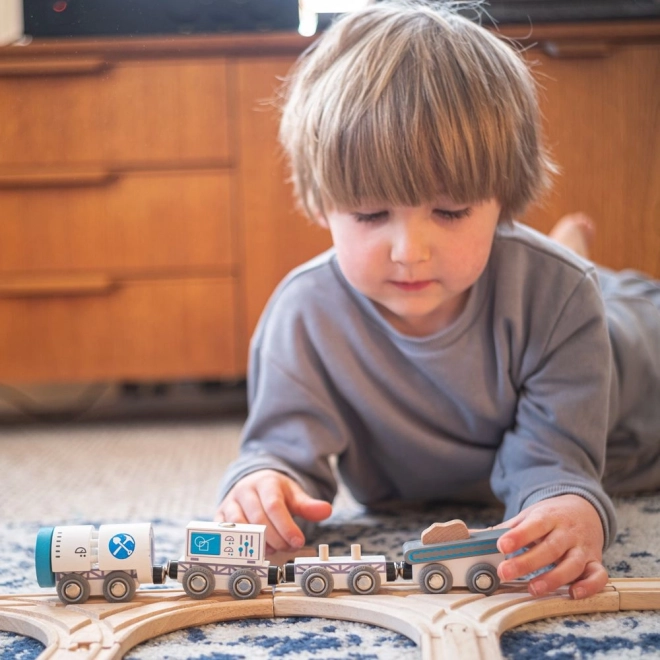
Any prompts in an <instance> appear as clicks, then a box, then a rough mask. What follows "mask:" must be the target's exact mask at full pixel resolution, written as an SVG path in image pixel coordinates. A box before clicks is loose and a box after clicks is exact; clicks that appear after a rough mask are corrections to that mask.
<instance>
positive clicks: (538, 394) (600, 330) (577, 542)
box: [491, 273, 616, 588]
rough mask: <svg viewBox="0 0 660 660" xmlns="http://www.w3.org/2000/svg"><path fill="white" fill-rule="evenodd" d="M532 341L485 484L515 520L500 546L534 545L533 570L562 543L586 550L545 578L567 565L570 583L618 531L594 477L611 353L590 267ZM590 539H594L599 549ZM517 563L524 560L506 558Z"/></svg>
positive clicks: (571, 550)
mask: <svg viewBox="0 0 660 660" xmlns="http://www.w3.org/2000/svg"><path fill="white" fill-rule="evenodd" d="M534 350H536V353H535V354H534V364H533V367H531V368H528V372H527V373H526V374H525V378H524V380H523V382H522V385H521V386H520V396H519V401H518V406H517V411H516V419H515V423H514V425H513V427H512V428H511V429H510V430H509V431H507V432H506V433H505V436H504V440H503V442H502V444H501V446H500V448H499V450H498V453H497V457H496V461H495V464H494V466H493V470H492V473H491V486H492V488H493V491H494V492H495V494H496V495H497V496H498V497H499V498H500V499H501V500H502V501H503V502H505V503H506V507H507V508H506V514H505V518H511V521H508V522H507V525H509V524H511V522H512V521H515V523H514V524H515V526H516V527H517V526H520V529H518V530H517V531H513V530H512V532H510V536H509V535H506V536H503V537H502V539H508V541H506V540H503V541H502V543H503V544H504V546H507V543H508V542H510V543H511V547H514V548H515V549H520V548H521V547H523V546H520V545H519V541H520V539H523V538H524V539H525V543H532V544H537V545H536V546H535V549H534V551H533V552H532V554H530V555H528V557H527V560H526V561H527V562H528V563H529V562H530V561H531V562H532V563H533V566H534V568H533V569H532V570H539V569H541V568H543V567H544V566H546V565H547V563H545V564H544V563H542V562H543V561H545V560H546V559H547V558H548V557H549V556H550V555H553V556H554V559H552V560H551V561H553V562H555V561H557V560H558V559H557V556H556V555H557V553H558V552H559V551H560V550H561V551H562V553H563V554H562V555H561V557H562V558H564V557H565V558H566V559H569V558H571V559H575V556H576V554H578V553H579V554H580V556H582V555H583V556H582V559H580V560H579V561H581V562H583V565H582V567H581V569H580V571H579V572H578V573H576V569H575V567H574V568H573V569H572V570H570V571H569V570H566V567H564V568H563V569H562V570H560V571H558V572H556V573H555V574H554V576H553V577H552V579H551V581H552V580H554V579H555V578H557V577H558V576H560V575H562V576H568V575H569V574H570V575H571V576H572V577H571V579H566V581H565V582H563V584H566V583H568V582H570V581H573V580H575V579H577V578H578V577H579V576H580V575H582V574H583V573H584V572H585V571H587V566H588V565H590V562H592V561H595V562H596V563H597V564H598V565H600V561H601V556H602V549H603V547H607V546H608V545H609V544H610V542H611V540H612V536H613V535H614V533H615V531H616V519H615V512H614V507H613V505H612V502H611V500H610V499H609V497H608V496H607V495H606V494H605V492H604V490H603V488H602V485H601V482H600V480H601V477H602V473H603V469H604V464H605V450H606V439H607V433H608V428H609V421H610V420H609V415H610V396H611V392H610V388H611V369H612V354H611V346H610V341H609V336H608V332H607V327H606V321H605V313H604V309H603V305H602V300H601V296H600V291H599V288H598V285H597V281H596V278H595V274H593V273H592V274H589V275H587V276H585V277H584V279H582V280H581V282H580V284H579V285H578V286H577V287H576V288H575V289H574V291H573V292H572V294H571V295H570V296H569V298H568V299H567V301H566V303H565V305H564V308H563V310H562V311H561V313H560V314H559V316H558V317H557V319H556V320H554V321H553V324H552V326H551V327H550V328H549V332H548V334H547V339H546V341H545V345H544V346H542V347H534ZM531 353H533V350H531V351H530V354H531ZM576 497H577V498H579V499H577V500H576V499H575V498H576ZM553 500H556V501H553ZM520 512H522V513H520ZM533 512H535V513H533ZM570 512H573V514H575V515H578V516H579V517H580V519H578V520H577V521H576V522H577V523H578V524H577V526H576V527H572V526H569V527H567V526H566V524H565V522H566V521H567V520H568V518H570V516H571V515H573V514H571V513H570ZM519 513H520V516H519V515H518V514H519ZM532 513H533V515H532ZM537 516H541V517H546V516H547V518H546V521H545V522H546V523H547V525H550V526H551V528H552V530H554V531H553V532H552V533H550V531H549V529H546V527H545V526H544V525H538V524H536V522H535V521H537V520H538V518H537ZM596 521H598V522H597V523H596ZM580 523H583V524H582V525H581V526H580ZM595 528H596V529H595ZM595 541H597V542H598V543H599V544H600V545H599V548H598V549H597V550H595V549H594V547H593V546H594V542H595ZM504 546H503V547H502V549H504ZM551 546H553V547H552V548H551ZM587 546H588V548H589V550H588V551H587V550H586V548H587ZM506 552H510V550H508V549H506ZM560 561H563V560H562V559H561V558H560ZM514 564H515V565H517V566H519V567H520V566H522V565H523V564H524V562H523V561H518V560H517V561H516V562H514V563H510V564H508V566H509V567H512V566H513V565H514ZM526 567H528V566H526ZM592 568H593V567H592ZM502 570H503V571H505V572H506V568H503V569H502ZM527 572H529V571H527ZM597 573H598V574H600V571H597ZM520 575H522V573H520V574H518V576H520ZM509 577H510V576H509V575H507V579H509ZM539 579H540V578H539ZM601 579H602V576H601ZM534 584H536V585H540V584H541V583H540V582H535V583H534ZM554 586H559V585H554ZM587 586H588V585H587ZM532 588H533V587H532Z"/></svg>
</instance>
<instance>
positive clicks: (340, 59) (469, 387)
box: [217, 3, 660, 598]
mask: <svg viewBox="0 0 660 660" xmlns="http://www.w3.org/2000/svg"><path fill="white" fill-rule="evenodd" d="M538 115H539V111H538V107H537V101H536V96H535V88H534V84H533V81H532V78H531V76H530V74H529V71H528V69H527V68H526V66H525V65H524V64H523V62H522V60H521V58H520V57H519V56H518V55H517V54H516V53H515V52H514V51H513V50H512V49H510V48H509V47H508V46H507V45H505V44H504V43H503V42H502V41H500V40H499V39H497V38H496V37H494V36H493V35H491V34H490V33H488V32H487V31H486V30H484V29H482V28H481V27H479V26H477V25H476V24H474V23H472V22H470V21H469V20H466V19H464V18H461V17H459V16H457V15H455V14H452V13H451V12H450V11H448V10H446V9H433V8H430V7H428V6H414V5H402V4H389V3H379V4H377V5H374V6H370V7H368V8H366V9H364V10H361V11H358V12H355V13H353V14H349V15H347V16H346V17H344V18H343V19H341V20H340V21H338V22H337V23H336V24H335V25H334V26H333V27H332V28H331V29H330V30H328V32H327V33H325V34H324V35H323V37H322V38H321V39H320V40H319V41H318V42H317V43H316V44H315V46H314V47H313V48H311V49H310V50H309V51H308V52H307V53H305V54H304V55H303V56H302V57H301V59H300V61H299V64H298V66H297V67H296V68H295V70H294V72H293V74H292V76H291V78H290V80H289V84H288V88H287V96H286V101H285V105H284V110H283V117H282V124H281V132H280V137H281V141H282V143H283V145H284V148H285V150H286V152H287V154H288V156H289V158H290V161H291V164H292V171H293V181H294V184H295V190H296V193H297V196H298V198H299V201H300V202H301V204H302V206H303V208H304V209H305V210H306V211H307V213H308V215H309V216H310V217H311V218H312V219H314V220H315V221H316V222H318V223H319V224H321V225H322V226H324V227H326V228H328V229H329V230H330V232H331V234H332V239H333V243H334V248H333V249H332V250H330V251H328V252H326V253H325V254H322V255H320V256H319V257H317V258H316V259H314V260H312V261H310V262H309V263H307V264H305V265H303V266H301V267H300V268H298V269H296V270H295V271H294V272H292V273H291V274H290V275H289V276H288V277H287V278H286V279H285V280H284V282H283V283H282V284H281V285H280V286H279V288H278V289H277V291H276V292H275V294H274V295H273V297H272V299H271V301H270V302H269V304H268V306H267V308H266V310H265V312H264V314H263V317H262V319H261V322H260V324H259V327H258V329H257V331H256V334H255V336H254V338H253V341H252V345H251V355H250V371H249V381H248V382H249V399H250V414H249V418H248V420H247V424H246V426H245V430H244V437H243V445H242V452H241V456H240V458H239V459H238V460H237V461H236V462H235V463H234V464H233V465H232V467H231V468H230V469H229V471H228V472H227V474H226V475H225V476H224V479H223V482H222V484H221V487H220V505H219V508H218V513H217V517H218V519H223V520H232V521H236V522H258V523H266V524H268V525H269V526H270V528H269V531H268V536H267V539H268V544H269V545H270V546H271V547H272V548H273V549H277V550H280V549H286V548H295V547H299V546H301V545H302V544H303V542H304V537H303V533H302V531H301V528H300V527H299V525H298V522H300V521H301V520H304V521H311V522H317V521H319V520H322V519H324V518H326V517H327V516H329V515H330V513H331V505H330V502H332V500H333V497H334V495H335V493H336V482H335V478H334V476H333V471H332V469H331V465H330V462H329V459H330V458H331V457H332V456H336V457H337V465H338V469H339V472H340V473H341V475H342V477H343V479H344V481H345V483H346V484H347V485H348V487H349V488H350V490H351V491H352V494H353V495H354V496H355V498H356V499H357V500H358V501H359V502H361V503H363V504H366V505H370V504H375V503H382V502H387V501H390V500H398V501H409V502H413V501H419V500H427V501H428V500H443V501H447V500H451V501H488V500H489V498H492V496H493V494H494V495H495V496H496V497H497V498H498V499H499V500H501V501H502V502H504V503H505V505H506V513H505V518H506V519H507V520H506V526H508V527H510V528H511V530H510V531H509V532H507V533H506V534H504V535H503V536H502V537H501V539H500V542H499V547H500V550H501V551H502V552H505V553H515V552H516V551H518V550H521V549H523V548H525V547H528V548H529V549H528V550H527V551H526V552H524V553H521V554H517V555H515V556H514V557H512V558H510V559H508V560H507V561H505V562H503V563H502V564H501V566H500V569H499V572H500V577H501V578H503V579H505V580H510V579H514V578H517V577H521V576H524V575H526V574H528V573H530V572H532V571H537V570H539V569H541V568H544V567H546V566H548V565H550V564H554V568H552V569H551V570H549V571H547V572H545V573H543V574H542V575H540V576H539V577H536V578H535V579H534V580H532V581H531V582H530V587H529V588H530V592H531V593H532V594H535V595H542V594H544V593H547V592H548V591H551V590H554V589H556V588H558V587H560V586H562V585H565V584H570V585H571V587H570V592H571V594H572V596H573V597H574V598H583V597H586V596H589V595H592V594H594V593H596V592H597V591H599V590H600V589H602V587H603V586H604V585H605V583H606V581H607V575H606V572H605V569H604V567H603V565H602V551H603V549H604V548H606V547H607V546H608V544H609V543H610V542H611V541H612V539H613V537H614V534H615V525H616V523H615V512H614V509H613V506H612V503H611V501H610V499H609V497H608V495H607V494H606V492H605V489H604V486H603V485H602V482H601V480H602V478H603V475H604V474H605V482H604V483H605V484H606V485H607V487H608V488H609V489H610V490H616V491H618V492H630V491H631V490H634V489H641V488H647V489H648V488H657V487H658V485H660V405H659V404H660V356H659V355H658V354H659V352H660V351H658V347H659V346H660V311H659V308H660V287H658V285H657V283H653V282H650V281H646V280H643V279H640V278H638V277H636V276H634V275H631V274H628V275H626V276H615V275H613V274H611V273H608V272H605V271H599V272H598V273H597V272H596V270H595V269H594V267H593V266H592V265H591V264H590V263H589V262H588V261H586V260H584V259H582V258H580V257H579V256H578V255H576V254H575V253H574V252H573V251H571V250H568V249H566V248H564V247H562V246H560V245H559V244H558V243H557V242H554V241H551V240H550V239H548V238H546V237H544V236H542V235H540V234H538V233H536V232H534V231H533V230H531V229H529V228H526V227H524V226H521V225H518V224H515V223H514V222H513V218H514V217H516V216H517V215H518V214H520V213H521V212H522V211H523V209H524V208H525V207H526V206H527V204H528V203H529V202H531V201H532V200H534V199H535V198H536V197H537V196H538V194H539V193H540V191H541V190H542V189H543V188H544V186H545V185H546V183H547V179H548V177H549V173H551V171H552V165H551V164H550V162H549V160H548V159H547V157H546V155H545V153H544V150H543V147H542V144H541V139H540V134H539V118H538ZM556 235H557V238H559V239H560V240H562V241H563V242H564V243H565V244H566V245H568V246H573V247H575V248H577V249H578V251H580V250H582V251H584V250H585V249H586V247H585V245H584V244H585V241H586V240H587V239H588V225H587V224H586V221H585V220H583V219H580V218H577V219H576V218H569V219H567V220H565V221H564V222H563V223H561V224H560V225H559V226H558V227H557V230H556ZM599 278H602V279H600V280H599ZM653 301H655V302H653ZM608 439H609V443H610V446H609V448H608V456H607V459H608V461H607V465H606V444H607V442H608ZM294 517H296V520H297V521H298V522H296V520H294Z"/></svg>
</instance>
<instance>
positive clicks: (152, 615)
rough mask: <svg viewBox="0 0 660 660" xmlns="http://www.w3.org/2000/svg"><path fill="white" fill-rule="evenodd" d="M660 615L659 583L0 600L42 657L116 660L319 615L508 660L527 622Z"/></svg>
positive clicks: (0, 615) (434, 656) (154, 592)
mask: <svg viewBox="0 0 660 660" xmlns="http://www.w3.org/2000/svg"><path fill="white" fill-rule="evenodd" d="M657 609H660V578H648V579H613V580H611V581H610V582H609V584H608V585H607V587H606V588H605V589H604V590H603V591H602V592H600V593H599V594H597V595H596V596H593V597H592V598H587V599H585V600H580V601H575V600H572V599H571V598H569V597H568V594H567V591H566V590H560V591H557V592H556V593H554V594H551V595H549V596H546V597H544V598H532V597H531V596H530V595H529V594H528V593H527V591H526V589H525V586H523V585H515V586H507V585H505V586H504V587H503V588H501V589H500V590H499V591H497V592H496V593H495V594H493V595H492V596H487V597H484V596H480V595H475V594H472V593H469V592H467V591H453V592H450V593H448V594H444V595H429V594H424V593H421V592H420V591H419V590H418V589H417V588H416V587H413V586H408V585H405V586H404V585H400V586H388V587H385V588H383V589H381V591H380V592H379V594H377V595H374V596H353V595H351V594H347V593H336V594H333V595H331V596H330V597H328V598H308V597H306V596H303V595H302V594H301V592H300V590H299V589H297V588H295V587H287V586H279V587H277V588H275V589H273V591H272V593H262V594H261V595H260V596H259V597H258V598H256V599H254V600H247V601H237V600H233V599H232V598H231V597H229V596H226V595H222V596H220V595H219V596H217V597H211V598H208V599H207V600H203V601H196V600H191V599H189V598H188V597H187V596H186V595H185V593H184V592H183V591H182V590H181V589H151V590H149V589H145V590H142V591H139V592H138V594H137V595H136V597H135V599H134V600H133V601H132V602H130V603H107V602H105V601H104V600H101V599H92V600H90V601H88V602H87V603H85V604H84V605H78V606H76V605H68V606H64V605H63V604H62V603H61V602H60V601H59V599H58V598H57V596H55V595H54V593H51V594H45V595H44V594H43V593H41V594H29V595H13V596H0V630H5V631H9V632H16V633H19V634H21V635H27V636H29V637H34V638H35V639H38V640H39V641H40V642H42V643H43V644H44V645H45V647H46V649H45V650H44V651H43V653H42V654H41V655H40V656H39V658H40V659H42V660H46V659H48V660H72V659H73V658H74V657H75V658H76V660H116V659H118V658H122V657H123V656H124V654H125V653H126V652H127V651H128V650H130V649H131V648H133V647H134V646H136V645H137V644H140V643H142V642H144V641H146V640H149V639H152V638H154V637H158V636H160V635H163V634H165V633H168V632H172V631H174V630H179V629H181V628H188V627H190V626H200V625H204V624H207V623H213V622H217V621H230V620H233V619H245V618H272V617H289V616H316V617H322V618H332V619H343V620H348V621H358V622H362V623H370V624H373V625H376V626H380V627H383V628H388V629H390V630H394V631H396V632H399V633H401V634H403V635H405V636H407V637H409V638H410V639H412V640H413V641H414V642H415V643H416V644H417V645H418V646H419V647H420V649H421V656H422V658H423V660H441V659H449V658H459V657H460V658H462V659H465V660H480V659H482V658H483V659H486V658H487V659H488V660H493V659H495V658H501V657H502V654H501V651H500V635H501V634H502V633H503V632H505V631H506V630H510V629H511V628H515V627H516V626H519V625H521V624H523V623H527V622H529V621H535V620H539V619H545V618H549V617H553V616H561V615H567V614H589V613H594V612H619V611H624V610H657Z"/></svg>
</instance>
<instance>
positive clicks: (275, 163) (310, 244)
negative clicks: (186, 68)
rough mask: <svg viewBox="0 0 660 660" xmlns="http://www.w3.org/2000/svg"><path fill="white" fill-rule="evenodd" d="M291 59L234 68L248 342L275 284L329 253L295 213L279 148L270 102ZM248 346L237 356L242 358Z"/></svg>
mask: <svg viewBox="0 0 660 660" xmlns="http://www.w3.org/2000/svg"><path fill="white" fill-rule="evenodd" d="M293 62H294V59H293V58H284V57H283V58H274V59H269V60H257V59H249V58H246V59H242V60H239V61H238V62H237V63H236V82H237V91H238V96H237V103H238V117H239V120H240V125H239V145H240V146H239V150H240V180H241V185H240V187H241V190H242V199H241V202H240V211H239V214H238V215H239V217H240V218H242V222H241V229H242V233H243V241H242V243H243V255H242V264H243V266H242V268H243V270H242V278H243V292H242V300H243V309H242V318H243V320H244V324H245V325H244V330H245V332H244V333H242V336H243V337H244V338H245V339H247V338H249V337H250V335H251V334H252V332H253V331H254V328H255V326H256V324H257V321H258V320H259V316H260V315H261V312H262V310H263V308H264V305H265V304H266V302H267V301H268V298H269V296H270V294H271V293H272V291H273V289H274V288H275V287H276V286H277V284H278V282H279V281H280V280H281V279H282V278H283V277H284V276H285V275H286V274H287V273H288V272H289V271H290V270H291V269H292V268H294V267H295V266H298V265H300V264H301V263H303V262H304V261H306V260H307V259H310V258H311V257H313V256H314V255H316V254H319V253H320V252H322V251H323V250H325V249H327V248H328V247H329V246H330V244H331V241H330V236H329V234H328V232H327V231H325V230H324V229H321V228H320V227H318V226H316V225H312V224H311V223H310V222H309V221H307V220H306V219H305V218H304V217H303V216H302V215H301V214H300V213H298V212H297V211H296V210H295V208H294V203H293V196H292V190H291V186H289V185H287V184H286V181H287V178H288V173H287V168H286V165H285V163H284V160H283V156H282V152H281V150H280V148H279V147H278V142H277V131H278V119H279V117H278V113H277V111H276V110H275V108H274V107H273V105H272V103H271V102H269V101H272V99H273V98H274V95H275V90H276V89H277V86H278V84H279V82H278V81H279V80H280V79H281V78H282V76H284V75H285V74H286V72H287V71H288V70H289V68H290V67H291V65H292V64H293ZM245 349H247V343H246V345H245V346H244V347H242V349H241V350H243V354H245Z"/></svg>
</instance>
